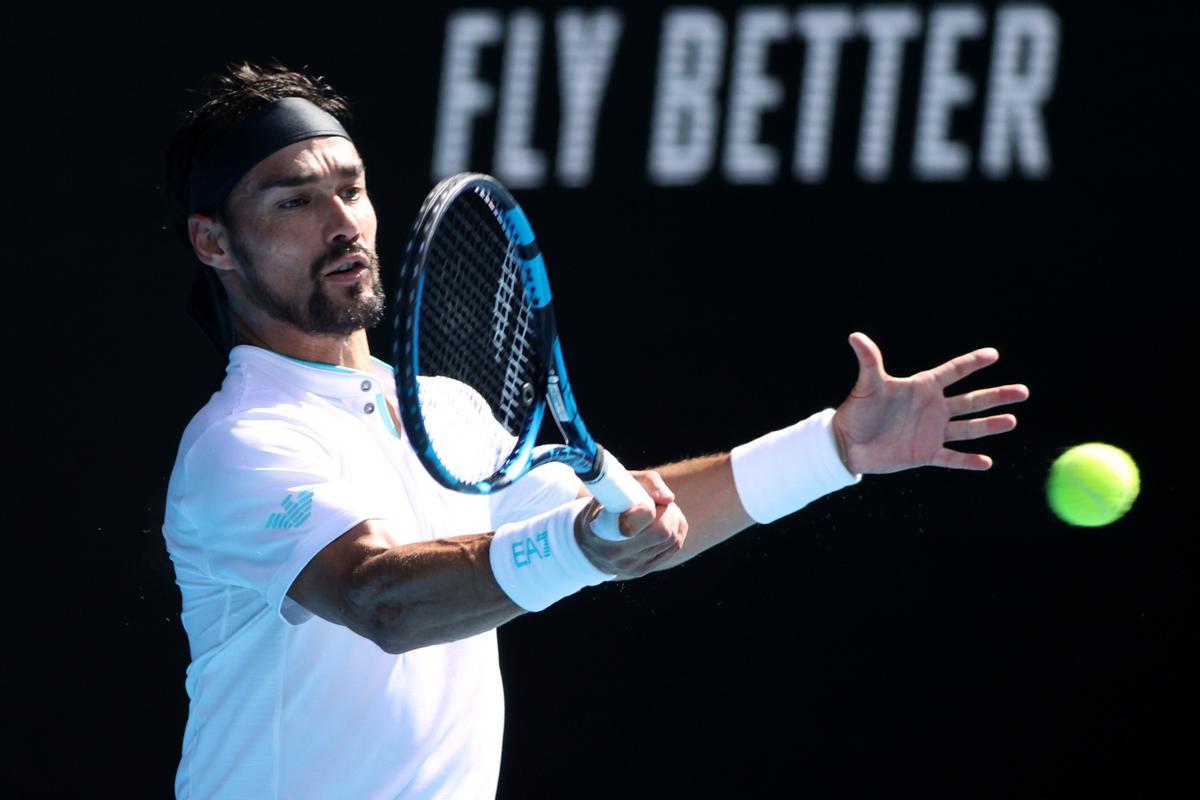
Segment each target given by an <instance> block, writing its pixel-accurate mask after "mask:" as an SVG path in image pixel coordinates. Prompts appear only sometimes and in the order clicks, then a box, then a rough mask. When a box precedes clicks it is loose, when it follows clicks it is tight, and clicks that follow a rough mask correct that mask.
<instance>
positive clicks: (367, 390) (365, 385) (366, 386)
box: [362, 381, 371, 392]
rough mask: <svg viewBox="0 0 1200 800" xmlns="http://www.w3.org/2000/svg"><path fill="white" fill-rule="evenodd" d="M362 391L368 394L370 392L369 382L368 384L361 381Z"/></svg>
mask: <svg viewBox="0 0 1200 800" xmlns="http://www.w3.org/2000/svg"><path fill="white" fill-rule="evenodd" d="M362 390H363V391H364V392H369V391H371V382H370V381H363V382H362Z"/></svg>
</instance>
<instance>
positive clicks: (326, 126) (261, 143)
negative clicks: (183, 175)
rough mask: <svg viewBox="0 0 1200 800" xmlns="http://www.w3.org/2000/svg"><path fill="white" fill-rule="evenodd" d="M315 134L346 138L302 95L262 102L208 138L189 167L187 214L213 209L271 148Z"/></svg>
mask: <svg viewBox="0 0 1200 800" xmlns="http://www.w3.org/2000/svg"><path fill="white" fill-rule="evenodd" d="M318 136H341V137H342V138H344V139H349V138H350V134H348V133H346V129H345V128H343V127H342V124H341V123H340V122H338V121H337V119H335V118H334V117H333V115H332V114H329V113H328V112H325V111H322V110H321V109H319V108H317V106H316V105H314V104H313V103H310V102H309V101H308V100H305V99H304V98H303V97H285V98H283V99H282V100H274V101H272V102H270V103H267V105H265V106H263V107H262V108H260V109H259V110H258V111H256V112H254V113H253V114H251V115H250V116H249V117H247V118H246V119H245V121H243V122H242V124H241V125H239V126H238V127H237V128H236V129H235V130H233V131H230V132H229V133H227V134H225V136H223V137H222V138H220V139H217V141H215V142H213V143H212V145H210V146H209V148H208V149H207V150H206V151H205V152H204V154H203V155H202V156H201V157H200V160H199V161H198V162H197V163H196V166H195V167H193V168H192V173H191V175H189V176H188V197H187V199H188V213H189V214H192V213H204V212H208V211H212V210H213V209H215V208H216V207H217V206H218V205H220V204H221V203H222V202H223V201H224V200H225V197H226V195H228V194H229V192H230V190H231V189H233V187H234V186H236V185H237V182H238V181H239V180H241V179H242V176H243V175H245V174H246V173H247V172H249V171H250V170H251V169H253V168H254V165H255V164H257V163H258V162H260V161H262V160H263V159H264V158H266V157H267V156H269V155H271V154H272V153H274V152H275V151H276V150H280V149H282V148H284V147H287V146H288V145H290V144H295V143H296V142H299V141H303V140H304V139H313V138H316V137H318Z"/></svg>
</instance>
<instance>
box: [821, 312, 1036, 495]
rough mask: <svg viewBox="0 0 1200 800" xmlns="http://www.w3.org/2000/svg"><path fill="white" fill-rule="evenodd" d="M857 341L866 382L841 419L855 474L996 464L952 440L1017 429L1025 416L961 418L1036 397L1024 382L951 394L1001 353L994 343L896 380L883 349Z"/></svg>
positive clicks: (856, 336) (838, 425)
mask: <svg viewBox="0 0 1200 800" xmlns="http://www.w3.org/2000/svg"><path fill="white" fill-rule="evenodd" d="M850 346H851V347H852V348H854V354H855V356H857V357H858V381H857V382H856V383H855V384H854V388H853V389H852V390H851V391H850V396H849V397H847V398H846V400H845V402H843V403H842V404H841V406H839V407H838V409H837V413H836V414H834V417H833V430H834V434H835V435H836V436H837V440H838V448H839V450H840V451H841V454H842V460H843V461H844V462H845V464H846V468H847V469H848V470H850V472H854V473H859V472H861V473H884V472H899V471H900V470H904V469H911V468H913V467H923V466H935V467H949V468H951V469H974V470H983V469H988V468H990V467H991V466H992V460H991V459H990V458H988V457H987V456H985V455H982V454H980V453H962V452H959V451H957V450H950V449H949V448H947V447H946V442H963V441H968V440H970V439H979V438H981V437H983V436H991V435H992V434H994V433H1005V432H1006V431H1011V430H1012V429H1013V428H1015V427H1016V426H1017V418H1016V417H1015V416H1013V415H1012V414H997V415H994V416H989V417H977V418H973V419H954V418H955V417H961V416H964V415H967V414H977V413H979V412H981V411H987V410H988V409H991V408H995V407H996V406H1003V405H1008V404H1009V403H1020V402H1022V401H1024V400H1026V399H1028V397H1029V389H1028V388H1027V387H1025V386H1024V385H1022V384H1019V383H1018V384H1011V385H1008V386H995V387H992V388H990V389H978V390H976V391H973V392H967V393H966V394H959V395H953V396H949V397H948V396H946V389H947V387H949V386H951V385H952V384H954V383H957V382H958V381H960V380H962V379H963V378H965V377H967V376H968V375H970V374H971V373H973V372H975V371H976V370H978V369H982V368H983V367H986V366H988V365H989V364H993V363H995V362H996V360H997V359H998V358H1000V354H999V353H998V352H996V350H995V348H992V347H984V348H981V349H979V350H975V351H973V352H970V353H967V354H966V355H962V356H959V357H958V358H954V359H951V360H950V361H947V362H946V363H945V364H942V365H941V366H938V367H934V368H933V369H929V370H925V371H924V372H918V373H917V374H916V375H913V376H911V377H908V378H895V377H892V376H891V375H888V374H887V372H885V371H884V369H883V355H882V354H881V353H880V352H879V347H878V346H876V344H875V343H874V342H873V341H871V340H870V339H869V338H868V337H867V336H866V335H865V334H862V333H853V334H851V335H850Z"/></svg>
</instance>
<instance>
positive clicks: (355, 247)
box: [312, 242, 379, 280]
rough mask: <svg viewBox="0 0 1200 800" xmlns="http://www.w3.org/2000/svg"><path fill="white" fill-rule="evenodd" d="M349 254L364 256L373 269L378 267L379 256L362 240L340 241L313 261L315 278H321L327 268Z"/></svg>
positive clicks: (313, 275)
mask: <svg viewBox="0 0 1200 800" xmlns="http://www.w3.org/2000/svg"><path fill="white" fill-rule="evenodd" d="M349 255H357V256H362V258H363V260H364V261H366V262H367V265H368V266H370V267H371V269H372V270H374V269H376V268H377V266H378V264H379V258H378V257H377V256H376V255H375V252H374V251H373V250H371V249H369V248H368V247H367V246H366V245H364V244H362V243H361V242H340V243H338V244H335V245H334V246H333V247H331V248H329V251H328V252H326V253H325V255H323V256H321V257H320V258H318V259H317V260H316V261H314V262H313V265H312V277H313V279H314V280H315V279H319V278H320V277H321V275H322V274H324V272H325V270H326V268H328V267H329V266H330V265H331V264H333V262H334V261H337V260H338V259H340V258H345V257H346V256H349Z"/></svg>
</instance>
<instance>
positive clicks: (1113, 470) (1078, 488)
mask: <svg viewBox="0 0 1200 800" xmlns="http://www.w3.org/2000/svg"><path fill="white" fill-rule="evenodd" d="M1140 488H1141V482H1140V478H1139V476H1138V468H1137V464H1135V463H1134V462H1133V459H1132V458H1130V457H1129V454H1128V453H1126V452H1125V451H1124V450H1122V449H1121V448H1119V447H1113V446H1112V445H1111V444H1103V443H1101V442H1090V443H1088V444H1081V445H1077V446H1075V447H1072V448H1070V449H1069V450H1067V451H1066V452H1065V453H1063V454H1062V455H1061V456H1059V457H1058V458H1056V459H1055V460H1054V464H1053V465H1052V466H1051V467H1050V477H1049V479H1048V480H1047V481H1046V499H1047V500H1048V501H1049V503H1050V508H1051V509H1053V510H1054V513H1055V514H1057V515H1058V516H1059V518H1060V519H1062V520H1063V521H1064V522H1068V523H1070V524H1072V525H1085V526H1088V527H1097V526H1100V525H1107V524H1108V523H1110V522H1113V521H1115V520H1118V519H1120V518H1121V517H1122V516H1123V515H1124V514H1125V512H1126V511H1128V510H1129V507H1130V506H1131V505H1133V501H1134V499H1135V498H1136V497H1137V496H1138V490H1139V489H1140Z"/></svg>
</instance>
